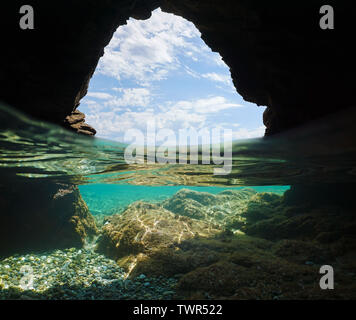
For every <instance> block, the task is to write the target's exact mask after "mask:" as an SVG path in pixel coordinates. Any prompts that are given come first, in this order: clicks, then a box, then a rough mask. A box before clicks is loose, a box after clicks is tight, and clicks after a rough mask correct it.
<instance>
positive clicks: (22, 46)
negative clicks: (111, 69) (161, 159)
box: [0, 0, 356, 135]
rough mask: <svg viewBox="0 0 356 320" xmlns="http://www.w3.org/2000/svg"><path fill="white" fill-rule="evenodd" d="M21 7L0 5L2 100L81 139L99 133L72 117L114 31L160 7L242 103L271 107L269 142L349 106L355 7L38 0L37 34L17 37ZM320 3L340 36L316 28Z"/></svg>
mask: <svg viewBox="0 0 356 320" xmlns="http://www.w3.org/2000/svg"><path fill="white" fill-rule="evenodd" d="M23 4H24V3H23V2H22V1H16V0H15V1H14V0H11V1H2V3H1V5H0V6H1V12H2V19H1V21H0V24H1V25H0V27H1V35H2V37H1V42H2V48H1V50H0V70H1V73H0V100H1V101H3V102H5V103H8V104H10V105H12V106H14V107H16V108H18V109H20V110H23V111H25V112H27V113H28V114H30V115H32V116H34V117H37V118H41V119H44V120H47V121H51V122H55V123H58V124H62V125H64V126H66V127H71V128H72V129H73V130H75V131H77V132H82V133H86V134H95V130H94V129H92V128H90V126H87V125H86V124H85V123H84V121H85V119H84V118H83V117H82V116H81V117H78V114H76V113H75V112H74V111H75V109H76V107H77V106H78V104H79V101H80V99H81V98H82V97H83V96H84V95H85V94H86V92H87V87H88V83H89V81H90V78H91V76H92V74H93V72H94V70H95V68H96V65H97V63H98V60H99V58H100V57H101V56H102V55H103V53H104V47H105V46H106V45H107V44H108V43H109V41H110V39H111V37H112V34H113V32H115V30H116V28H117V27H118V26H120V25H123V24H125V23H126V21H127V19H128V18H129V17H134V18H140V19H146V18H149V16H150V14H151V11H152V10H154V9H156V8H157V7H159V6H160V7H161V8H162V10H164V11H167V12H171V13H174V14H177V15H181V16H183V17H185V18H186V19H188V20H190V21H192V22H193V23H194V24H195V25H196V26H197V28H198V29H199V30H200V31H201V33H202V38H203V39H204V41H205V42H206V43H207V45H209V46H210V47H211V48H212V50H214V51H217V52H219V53H220V54H221V56H222V57H223V59H224V61H225V62H226V63H227V65H228V66H229V67H230V70H231V75H232V78H233V82H234V84H235V87H236V89H237V91H238V92H239V93H240V94H241V95H242V96H243V98H244V99H245V100H247V101H250V102H254V103H256V104H258V105H266V106H268V108H267V109H266V112H265V114H264V123H265V125H266V127H267V130H266V134H267V135H269V134H273V133H278V132H281V131H284V130H286V129H289V128H292V127H295V126H297V125H300V124H303V123H306V122H308V121H311V120H313V119H316V118H319V117H321V116H323V115H326V114H329V113H332V112H337V111H338V110H340V109H344V108H348V107H350V106H351V105H352V103H353V102H352V101H353V93H354V92H355V89H356V88H355V86H356V85H355V81H352V78H353V74H354V73H355V71H356V70H355V63H354V56H355V53H356V52H355V49H354V48H353V47H354V46H353V43H352V39H353V37H354V32H353V31H354V29H355V28H354V26H353V23H354V21H355V18H356V13H355V12H354V10H352V2H351V1H338V2H337V3H336V1H329V0H328V1H317V0H303V1H299V2H298V3H295V4H291V3H289V2H286V1H285V2H282V1H268V2H267V1H262V0H219V1H218V0H210V1H197V0H155V1H152V0H137V1H134V0H131V1H130V0H126V1H124V0H121V1H119V0H100V1H99V0H90V1H89V0H87V1H82V0H81V1H80V0H75V1H73V0H71V1H61V2H55V3H53V2H50V1H44V0H37V1H36V0H32V1H27V2H26V4H30V5H32V6H33V7H34V10H35V30H21V29H20V28H19V24H18V23H19V18H20V14H19V8H20V7H21V5H23ZM324 4H330V5H333V6H334V9H335V30H321V29H320V28H319V19H320V14H319V8H320V7H321V5H324ZM73 112H74V113H73ZM66 118H67V119H66ZM79 118H80V119H79ZM65 119H66V120H65ZM78 119H79V120H78ZM73 123H75V125H73Z"/></svg>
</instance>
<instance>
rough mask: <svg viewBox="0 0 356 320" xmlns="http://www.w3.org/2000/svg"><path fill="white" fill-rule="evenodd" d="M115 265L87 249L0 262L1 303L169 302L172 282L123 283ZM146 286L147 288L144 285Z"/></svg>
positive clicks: (141, 279)
mask: <svg viewBox="0 0 356 320" xmlns="http://www.w3.org/2000/svg"><path fill="white" fill-rule="evenodd" d="M125 276H126V274H125V272H124V270H123V269H122V268H120V267H119V266H118V265H117V264H116V262H115V261H113V260H111V259H108V258H106V257H105V256H103V255H101V254H98V253H95V252H94V251H91V250H86V249H80V250H78V249H75V248H71V249H65V250H55V251H51V252H46V253H41V255H38V254H33V253H31V254H26V255H14V256H11V257H8V258H5V259H3V260H0V299H170V298H173V297H174V295H175V292H174V287H175V285H176V283H177V280H176V279H173V278H162V277H160V278H147V277H146V276H145V275H140V276H139V277H137V278H136V279H133V280H128V279H126V280H125ZM147 283H149V285H147Z"/></svg>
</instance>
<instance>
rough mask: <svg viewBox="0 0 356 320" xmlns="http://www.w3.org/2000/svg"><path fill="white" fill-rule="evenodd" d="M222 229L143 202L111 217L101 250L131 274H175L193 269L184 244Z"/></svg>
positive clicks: (104, 231) (99, 244) (106, 223)
mask: <svg viewBox="0 0 356 320" xmlns="http://www.w3.org/2000/svg"><path fill="white" fill-rule="evenodd" d="M219 231H220V229H219V228H218V226H216V225H214V224H212V223H209V222H206V221H202V220H197V219H191V218H189V217H186V216H181V215H177V214H174V213H172V212H170V211H168V210H166V209H164V208H163V207H162V206H160V205H156V204H151V203H146V202H141V201H139V202H135V203H133V204H131V205H130V206H129V207H128V208H127V209H126V210H125V211H124V212H123V213H122V214H120V215H113V216H110V217H108V218H107V220H106V222H105V223H104V226H103V228H102V235H101V237H100V238H99V239H98V245H97V251H99V252H101V253H104V254H106V255H108V256H110V257H112V258H114V259H115V260H117V261H118V263H119V265H120V266H122V267H124V268H125V269H126V271H128V272H129V273H130V274H131V275H137V274H141V273H149V274H150V275H162V274H164V275H174V274H178V273H182V272H186V271H187V269H189V267H188V265H189V263H187V262H188V258H189V257H186V256H184V255H180V254H179V250H180V249H179V245H180V244H181V243H183V242H184V241H186V240H188V239H192V238H201V237H203V238H204V237H206V238H207V237H212V236H214V235H216V234H217V233H218V232H219Z"/></svg>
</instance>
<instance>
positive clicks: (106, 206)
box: [79, 184, 289, 215]
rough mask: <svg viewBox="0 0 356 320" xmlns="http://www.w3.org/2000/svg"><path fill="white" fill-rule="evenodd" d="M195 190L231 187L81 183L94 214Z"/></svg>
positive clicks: (262, 189) (277, 188)
mask: <svg viewBox="0 0 356 320" xmlns="http://www.w3.org/2000/svg"><path fill="white" fill-rule="evenodd" d="M183 188H184V189H189V190H195V191H198V192H209V193H211V194H218V193H219V192H222V191H224V190H231V188H223V187H187V186H160V187H151V186H133V185H116V184H88V185H80V186H79V190H80V193H81V195H82V197H83V199H84V201H85V202H86V203H87V205H88V207H89V210H90V211H91V213H93V214H94V215H96V214H104V215H111V214H115V213H120V212H121V211H122V210H124V209H125V208H126V207H127V206H128V205H129V204H131V203H133V202H135V201H148V202H161V201H163V200H165V199H167V198H169V197H172V196H173V195H174V194H175V193H177V192H178V191H179V190H181V189H183ZM242 188H243V187H235V188H234V189H232V190H241V189H242ZM250 188H251V189H253V190H255V191H257V192H273V193H277V194H283V193H284V192H285V191H286V190H288V189H289V186H259V187H258V186H257V187H256V186H252V187H250Z"/></svg>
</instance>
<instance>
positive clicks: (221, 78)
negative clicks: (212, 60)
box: [202, 72, 232, 85]
mask: <svg viewBox="0 0 356 320" xmlns="http://www.w3.org/2000/svg"><path fill="white" fill-rule="evenodd" d="M202 77H203V78H206V79H209V80H211V81H216V82H222V83H224V84H226V85H231V83H232V80H231V77H230V76H229V75H226V74H218V73H215V72H212V73H204V74H202Z"/></svg>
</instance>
